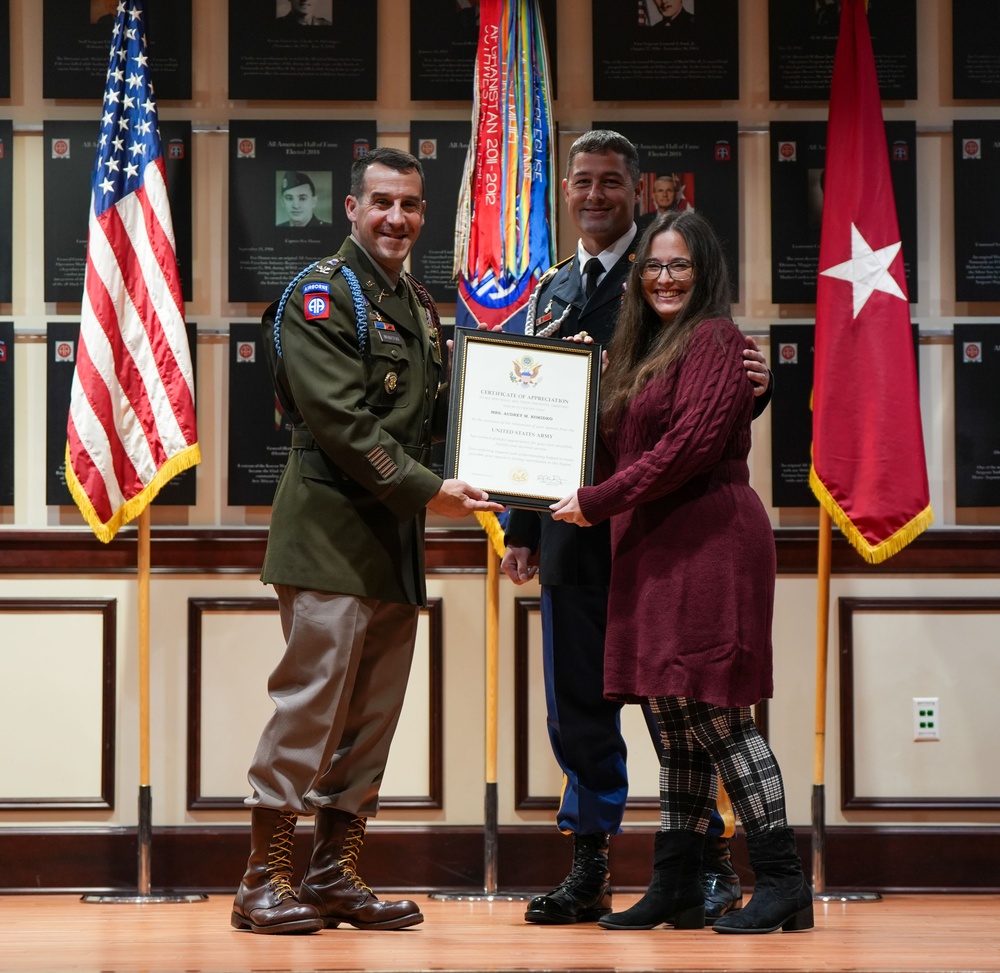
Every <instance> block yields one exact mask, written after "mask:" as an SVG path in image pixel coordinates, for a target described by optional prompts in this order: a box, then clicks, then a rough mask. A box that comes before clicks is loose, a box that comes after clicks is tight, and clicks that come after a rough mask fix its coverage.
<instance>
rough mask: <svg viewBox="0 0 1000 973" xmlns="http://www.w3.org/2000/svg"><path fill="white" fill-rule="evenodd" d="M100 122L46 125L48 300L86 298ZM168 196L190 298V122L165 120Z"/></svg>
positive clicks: (185, 291) (180, 268)
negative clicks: (89, 231) (85, 273)
mask: <svg viewBox="0 0 1000 973" xmlns="http://www.w3.org/2000/svg"><path fill="white" fill-rule="evenodd" d="M99 136H100V126H99V125H98V124H97V123H96V122H81V121H72V122H69V121H67V122H63V121H51V120H50V121H46V122H44V124H43V126H42V139H43V149H42V152H43V159H42V173H43V176H44V179H45V206H44V208H45V216H44V220H45V300H46V301H69V302H73V303H77V304H79V303H80V302H81V301H82V300H83V278H84V271H85V270H86V267H87V227H88V224H89V222H90V195H91V185H90V182H91V175H92V173H93V171H94V160H95V158H96V153H97V139H98V137H99ZM160 138H161V146H162V151H163V161H164V164H165V166H166V171H167V177H166V178H167V196H168V198H169V199H170V217H171V220H172V221H173V225H174V242H175V244H176V247H177V269H178V271H179V272H180V275H181V293H182V295H183V297H184V300H185V301H190V300H192V299H193V290H194V275H193V273H192V264H191V171H192V166H193V159H192V150H191V123H190V122H165V121H163V120H162V119H161V120H160Z"/></svg>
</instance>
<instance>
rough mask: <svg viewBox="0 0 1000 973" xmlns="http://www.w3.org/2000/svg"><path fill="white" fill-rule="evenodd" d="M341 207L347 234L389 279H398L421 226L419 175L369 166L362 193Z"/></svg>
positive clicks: (422, 203)
mask: <svg viewBox="0 0 1000 973" xmlns="http://www.w3.org/2000/svg"><path fill="white" fill-rule="evenodd" d="M345 205H346V209H347V218H348V219H349V220H350V221H351V223H353V224H354V225H353V226H352V227H351V235H352V236H353V237H354V238H355V239H356V240H357V241H358V243H360V244H361V246H363V247H364V248H365V250H366V251H367V252H368V253H369V254H370V256H371V257H372V259H373V260H375V261H376V262H377V263H378V264H380V265H381V266H382V267H384V268H385V270H386V271H388V272H389V274H390V276H393V277H395V276H398V275H399V273H400V272H401V271H402V269H403V263H404V261H405V260H406V258H407V256H408V255H409V253H410V250H412V249H413V244H414V243H416V242H417V237H419V236H420V228H421V227H422V226H423V225H424V209H425V208H426V204H425V203H424V200H423V195H422V182H421V179H420V173H419V172H417V171H416V170H411V171H406V172H397V171H396V170H395V169H390V168H389V167H388V166H384V165H381V164H380V163H375V164H374V165H370V166H369V167H368V168H367V169H366V170H365V176H364V181H363V183H362V192H361V193H360V194H359V195H357V196H348V197H347V202H346V204H345Z"/></svg>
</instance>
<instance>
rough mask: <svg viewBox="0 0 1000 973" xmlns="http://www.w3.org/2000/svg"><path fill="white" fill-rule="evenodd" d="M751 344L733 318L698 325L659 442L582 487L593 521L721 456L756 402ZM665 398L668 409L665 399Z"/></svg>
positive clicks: (665, 489) (674, 484)
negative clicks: (747, 370) (747, 358)
mask: <svg viewBox="0 0 1000 973" xmlns="http://www.w3.org/2000/svg"><path fill="white" fill-rule="evenodd" d="M744 346H745V343H744V341H743V337H742V335H741V334H740V331H739V329H738V328H737V327H736V326H735V325H734V324H733V323H732V322H729V321H720V320H712V321H706V322H704V323H703V324H702V325H700V326H699V327H698V329H697V331H696V332H695V333H694V335H693V337H692V339H691V343H690V344H689V345H688V348H687V351H686V352H685V354H684V356H683V358H682V359H681V360H680V362H679V364H678V365H677V366H675V367H676V368H677V369H678V375H677V381H676V385H675V390H676V391H675V394H674V398H673V403H672V407H671V408H670V410H669V418H668V419H664V420H663V425H662V428H661V429H660V431H659V435H658V438H657V441H656V442H655V444H654V445H653V446H652V447H651V448H649V449H647V450H646V451H645V452H643V453H642V454H641V455H640V456H639V457H638V458H637V459H635V460H634V461H633V462H632V463H630V464H629V465H627V466H625V467H622V468H620V469H618V470H617V472H615V473H614V474H613V475H612V476H611V477H609V478H608V479H607V480H605V481H604V482H603V483H600V484H598V485H597V486H592V487H582V488H581V489H580V490H579V493H578V499H579V503H580V507H581V509H582V511H583V514H584V516H585V517H586V518H587V520H589V521H590V522H591V523H592V524H594V523H599V522H600V521H602V520H606V519H607V518H608V517H610V516H612V515H613V514H617V513H622V512H623V511H626V510H630V509H632V508H633V507H635V506H637V505H638V504H640V503H646V502H648V501H650V500H655V499H656V498H658V497H661V496H663V495H664V494H667V493H670V492H671V491H673V490H676V489H677V488H678V487H680V486H682V485H683V484H684V483H685V482H687V481H688V480H690V479H691V478H692V477H694V476H697V475H699V474H701V473H705V472H707V471H708V470H710V469H712V467H714V466H715V465H716V464H717V463H718V462H719V460H720V459H721V458H722V456H723V455H724V453H725V450H726V444H727V443H728V442H729V439H730V436H731V435H732V432H733V430H734V429H735V427H736V426H737V425H738V424H740V423H742V422H746V421H748V420H749V417H750V411H751V409H752V400H753V391H752V389H751V387H750V384H749V383H748V382H747V380H746V376H745V374H744V369H743V348H744ZM654 381H655V380H654ZM661 388H664V386H661ZM640 394H642V393H640ZM660 405H661V407H664V408H663V413H662V414H663V415H664V416H665V415H666V414H667V412H666V409H665V406H666V403H661V404H660ZM643 406H644V408H646V409H648V410H649V411H650V412H652V411H654V409H655V408H656V403H649V402H644V403H643Z"/></svg>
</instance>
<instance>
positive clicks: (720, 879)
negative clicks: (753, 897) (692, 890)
mask: <svg viewBox="0 0 1000 973" xmlns="http://www.w3.org/2000/svg"><path fill="white" fill-rule="evenodd" d="M701 890H702V892H704V893H705V925H707V926H710V925H712V923H714V922H715V920H716V919H718V918H719V917H720V916H724V915H725V914H726V913H727V912H731V911H732V910H733V909H740V908H742V907H743V889H742V888H740V877H739V875H737V874H736V869H735V868H733V862H732V857H731V855H730V854H729V841H728V839H726V838H722V837H720V836H717V835H707V836H706V837H705V850H704V852H702V856H701Z"/></svg>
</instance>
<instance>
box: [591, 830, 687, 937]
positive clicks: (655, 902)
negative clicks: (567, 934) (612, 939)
mask: <svg viewBox="0 0 1000 973" xmlns="http://www.w3.org/2000/svg"><path fill="white" fill-rule="evenodd" d="M704 841H705V836H704V835H701V834H696V833H695V832H694V831H657V832H656V840H655V842H654V845H653V877H652V879H650V882H649V888H648V889H647V890H646V894H645V895H644V896H643V897H642V898H641V899H640V900H639V901H638V902H636V904H635V905H634V906H632V908H631V909H626V910H625V911H624V912H613V913H612V914H611V915H609V916H605V917H604V918H603V919H601V920H600V921H599V923H598V925H600V926H602V927H603V928H604V929H652V928H653V927H654V926H658V925H660V923H663V922H666V923H668V924H669V925H671V926H673V927H674V928H676V929H701V928H703V927H704V925H705V896H704V895H703V894H702V891H701V883H700V881H699V874H700V872H701V850H702V845H703V844H704Z"/></svg>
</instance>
